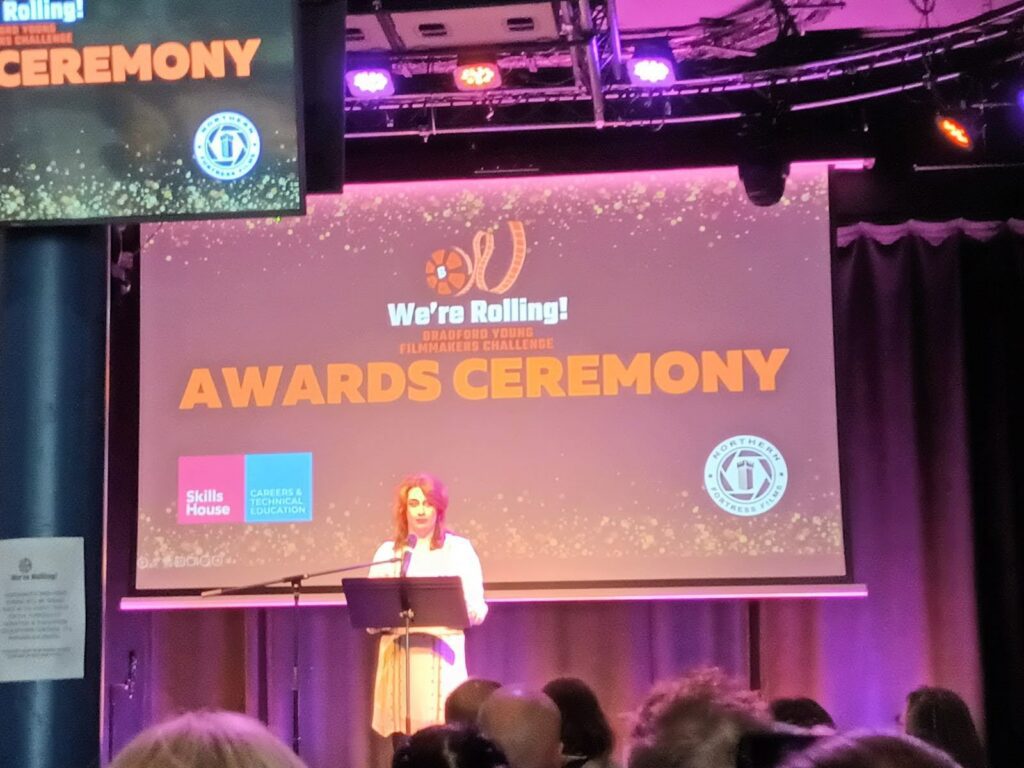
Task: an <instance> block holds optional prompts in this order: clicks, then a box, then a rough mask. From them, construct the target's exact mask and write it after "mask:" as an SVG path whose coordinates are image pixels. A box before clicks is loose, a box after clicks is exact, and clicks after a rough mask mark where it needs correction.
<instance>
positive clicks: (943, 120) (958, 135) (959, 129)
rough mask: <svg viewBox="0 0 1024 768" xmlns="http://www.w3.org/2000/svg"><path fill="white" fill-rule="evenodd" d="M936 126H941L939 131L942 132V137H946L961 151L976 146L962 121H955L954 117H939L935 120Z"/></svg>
mask: <svg viewBox="0 0 1024 768" xmlns="http://www.w3.org/2000/svg"><path fill="white" fill-rule="evenodd" d="M935 124H936V125H938V126H939V130H940V131H942V135H943V136H945V137H946V139H947V140H948V141H949V142H950V143H951V144H955V145H956V146H958V147H960V148H961V149H970V148H971V147H973V146H974V142H973V141H972V140H971V134H970V132H969V131H968V130H967V128H966V127H964V125H963V123H961V122H960V121H958V120H954V119H953V118H952V117H946V116H944V115H939V116H938V117H937V118H935Z"/></svg>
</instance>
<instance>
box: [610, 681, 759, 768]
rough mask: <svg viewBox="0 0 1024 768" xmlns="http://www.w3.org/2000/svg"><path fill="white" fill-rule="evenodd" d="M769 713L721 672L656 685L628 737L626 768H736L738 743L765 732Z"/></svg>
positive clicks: (752, 694) (754, 696) (755, 697)
mask: <svg viewBox="0 0 1024 768" xmlns="http://www.w3.org/2000/svg"><path fill="white" fill-rule="evenodd" d="M770 727H771V722H770V720H769V716H768V707H767V706H765V704H764V702H763V701H762V700H761V698H760V697H759V696H758V695H757V694H756V693H755V692H753V691H751V690H748V689H747V688H745V687H744V686H743V685H741V684H739V683H738V682H736V681H734V680H731V679H730V678H729V677H727V676H726V675H725V674H724V673H723V672H722V671H721V670H720V669H716V668H704V669H697V670H694V671H693V672H690V673H688V674H687V675H684V676H683V677H682V678H681V679H679V680H672V681H669V682H663V683H658V684H656V685H655V686H654V688H653V689H652V690H651V693H650V694H649V695H648V696H647V700H646V701H644V703H643V705H642V706H641V707H640V711H639V713H638V714H637V715H636V718H635V722H634V725H633V731H632V733H631V735H630V745H629V758H628V766H629V768H735V765H736V759H737V754H738V749H739V743H740V739H741V738H742V737H743V736H745V735H747V734H750V733H757V732H760V731H765V730H768V729H770Z"/></svg>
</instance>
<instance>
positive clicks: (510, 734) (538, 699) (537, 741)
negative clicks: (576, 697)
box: [478, 686, 562, 768]
mask: <svg viewBox="0 0 1024 768" xmlns="http://www.w3.org/2000/svg"><path fill="white" fill-rule="evenodd" d="M478 723H479V726H480V730H481V731H482V732H483V734H484V736H486V737H487V738H489V739H491V740H493V741H494V742H495V743H496V744H497V745H498V746H499V747H501V750H502V751H503V752H504V753H505V756H506V757H507V758H508V762H509V765H510V766H511V768H561V766H562V740H561V729H562V718H561V716H560V715H559V714H558V707H556V706H555V703H554V702H553V701H552V700H551V699H550V698H548V696H547V695H545V694H543V693H540V692H534V691H526V690H523V689H521V688H509V687H508V686H505V687H502V688H499V689H498V690H496V691H495V692H494V693H492V694H491V695H490V696H489V697H488V698H487V700H486V701H485V702H484V703H483V706H482V707H480V719H479V721H478Z"/></svg>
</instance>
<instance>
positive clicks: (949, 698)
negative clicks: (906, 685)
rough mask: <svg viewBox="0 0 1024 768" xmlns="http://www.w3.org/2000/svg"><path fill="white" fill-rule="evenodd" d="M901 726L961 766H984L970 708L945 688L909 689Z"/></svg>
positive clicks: (981, 767) (979, 739)
mask: <svg viewBox="0 0 1024 768" xmlns="http://www.w3.org/2000/svg"><path fill="white" fill-rule="evenodd" d="M903 727H904V729H905V730H906V732H907V733H908V734H910V735H911V736H914V737H916V738H918V739H920V740H921V741H924V742H927V743H928V744H931V745H932V746H933V747H938V748H939V749H941V750H942V751H943V752H945V753H946V754H947V755H949V756H950V757H952V758H953V759H954V760H956V761H957V762H958V763H959V764H960V765H961V766H963V768H984V766H985V749H984V747H982V745H981V738H980V737H979V736H978V729H977V728H975V727H974V720H973V719H972V718H971V711H970V710H969V709H968V708H967V704H966V703H965V702H964V700H963V699H961V698H960V697H959V696H958V695H957V694H956V693H954V692H953V691H951V690H949V689H948V688H932V687H929V686H922V687H921V688H918V689H917V690H914V691H911V692H910V693H909V694H908V695H907V709H906V712H905V713H904V716H903Z"/></svg>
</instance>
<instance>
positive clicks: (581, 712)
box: [543, 677, 615, 768]
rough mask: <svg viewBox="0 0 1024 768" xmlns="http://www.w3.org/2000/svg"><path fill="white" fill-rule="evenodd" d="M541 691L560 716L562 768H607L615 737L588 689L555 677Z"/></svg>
mask: <svg viewBox="0 0 1024 768" xmlns="http://www.w3.org/2000/svg"><path fill="white" fill-rule="evenodd" d="M543 691H544V693H546V694H547V695H548V696H550V697H551V700H552V701H553V702H555V706H557V707H558V711H559V713H560V714H561V715H562V755H563V762H564V765H565V768H608V767H609V766H610V765H611V754H612V748H613V747H614V746H615V737H614V735H613V734H612V729H611V726H609V725H608V718H607V717H605V714H604V712H603V711H602V710H601V705H600V704H599V703H598V701H597V696H595V695H594V692H593V691H592V690H591V689H590V688H589V686H587V684H586V683H584V682H583V681H582V680H580V679H578V678H575V677H559V678H555V679H554V680H552V681H551V682H550V683H548V684H547V685H545V686H544V688H543Z"/></svg>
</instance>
